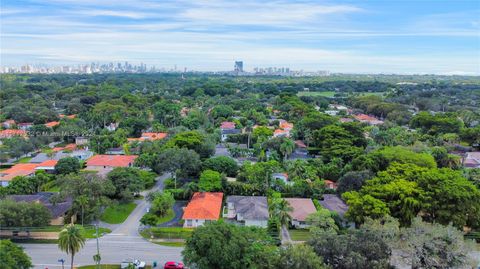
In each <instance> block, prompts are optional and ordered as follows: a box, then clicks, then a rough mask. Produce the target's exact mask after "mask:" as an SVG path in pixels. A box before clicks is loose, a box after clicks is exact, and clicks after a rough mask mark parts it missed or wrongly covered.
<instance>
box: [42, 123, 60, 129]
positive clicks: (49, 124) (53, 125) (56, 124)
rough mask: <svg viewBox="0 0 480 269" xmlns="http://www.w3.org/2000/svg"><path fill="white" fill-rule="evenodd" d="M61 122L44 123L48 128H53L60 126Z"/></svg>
mask: <svg viewBox="0 0 480 269" xmlns="http://www.w3.org/2000/svg"><path fill="white" fill-rule="evenodd" d="M59 124H60V122H59V121H51V122H47V123H45V124H44V125H45V126H46V127H48V128H53V127H55V126H58V125H59Z"/></svg>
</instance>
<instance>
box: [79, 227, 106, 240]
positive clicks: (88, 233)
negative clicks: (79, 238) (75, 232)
mask: <svg viewBox="0 0 480 269" xmlns="http://www.w3.org/2000/svg"><path fill="white" fill-rule="evenodd" d="M111 232H112V231H111V230H110V229H108V228H103V227H98V234H99V235H100V237H102V234H108V233H111ZM96 233H97V231H96V230H95V227H86V228H85V231H84V233H83V234H84V235H85V238H97V235H96Z"/></svg>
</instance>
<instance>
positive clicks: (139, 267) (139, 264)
mask: <svg viewBox="0 0 480 269" xmlns="http://www.w3.org/2000/svg"><path fill="white" fill-rule="evenodd" d="M130 264H133V265H134V266H135V269H145V267H146V266H147V264H146V263H145V262H144V261H139V260H133V259H128V260H124V261H123V262H122V263H121V264H120V268H121V269H125V268H127V267H128V266H129V265H130Z"/></svg>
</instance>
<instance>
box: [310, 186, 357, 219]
mask: <svg viewBox="0 0 480 269" xmlns="http://www.w3.org/2000/svg"><path fill="white" fill-rule="evenodd" d="M318 202H319V203H320V205H321V206H322V207H323V208H325V209H328V210H330V211H332V212H335V213H337V214H338V215H339V216H340V217H341V218H342V223H343V225H344V226H345V227H355V223H353V222H349V221H347V220H345V219H344V218H343V216H344V215H345V212H347V210H348V205H347V204H346V203H345V202H344V201H343V200H342V199H340V197H338V196H337V195H335V194H324V195H323V198H322V200H318Z"/></svg>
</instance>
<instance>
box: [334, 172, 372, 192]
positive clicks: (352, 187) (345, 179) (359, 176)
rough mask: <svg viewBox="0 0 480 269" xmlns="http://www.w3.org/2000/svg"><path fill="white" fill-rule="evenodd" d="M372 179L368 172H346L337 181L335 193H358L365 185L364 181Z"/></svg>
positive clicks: (370, 173)
mask: <svg viewBox="0 0 480 269" xmlns="http://www.w3.org/2000/svg"><path fill="white" fill-rule="evenodd" d="M372 177H373V173H372V172H370V171H368V170H363V171H350V172H347V173H346V174H344V175H343V176H342V177H341V178H340V180H339V181H338V188H337V192H338V193H344V192H347V191H358V190H360V189H361V188H362V186H363V184H365V181H367V180H368V179H371V178H372Z"/></svg>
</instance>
